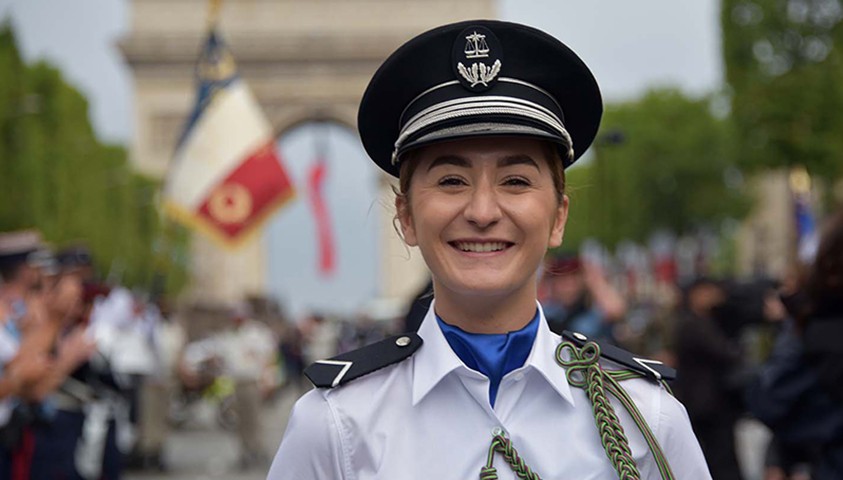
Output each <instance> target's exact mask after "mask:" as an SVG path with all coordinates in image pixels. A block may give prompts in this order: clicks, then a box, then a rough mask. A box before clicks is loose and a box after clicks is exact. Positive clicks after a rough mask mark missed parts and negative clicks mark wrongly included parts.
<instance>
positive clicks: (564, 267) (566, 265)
mask: <svg viewBox="0 0 843 480" xmlns="http://www.w3.org/2000/svg"><path fill="white" fill-rule="evenodd" d="M543 280H544V283H545V288H546V294H547V296H546V298H543V299H542V308H543V309H544V314H545V317H546V318H547V322H548V324H549V325H550V329H551V330H553V331H554V332H556V333H558V334H561V333H562V331H564V330H570V331H574V332H579V333H582V334H583V335H585V336H587V337H589V338H594V339H603V340H608V341H610V342H613V343H614V342H615V340H616V338H615V335H614V332H613V327H614V326H615V324H616V323H617V322H620V321H622V320H623V318H624V315H625V314H626V301H625V300H624V299H623V297H622V296H621V295H620V293H619V292H618V291H617V290H616V289H615V288H614V287H613V286H612V285H611V284H610V283H609V281H608V279H607V278H606V276H605V275H604V273H603V271H602V269H601V268H600V267H599V266H597V265H594V264H592V263H590V262H584V261H582V260H580V258H579V257H578V256H576V255H570V254H567V255H561V256H558V257H555V258H552V259H550V260H549V261H548V263H547V268H546V269H545V272H544V278H543Z"/></svg>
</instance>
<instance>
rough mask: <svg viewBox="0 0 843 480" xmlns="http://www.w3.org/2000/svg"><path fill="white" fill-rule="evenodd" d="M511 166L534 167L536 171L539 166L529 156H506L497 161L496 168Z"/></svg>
mask: <svg viewBox="0 0 843 480" xmlns="http://www.w3.org/2000/svg"><path fill="white" fill-rule="evenodd" d="M512 165H528V166H532V167H535V169H536V170H540V169H539V164H538V163H536V161H535V160H533V158H532V157H530V156H529V155H524V154H519V155H507V156H506V157H503V158H501V159H500V160H498V167H510V166H512Z"/></svg>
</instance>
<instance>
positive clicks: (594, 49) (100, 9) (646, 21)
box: [0, 0, 722, 142]
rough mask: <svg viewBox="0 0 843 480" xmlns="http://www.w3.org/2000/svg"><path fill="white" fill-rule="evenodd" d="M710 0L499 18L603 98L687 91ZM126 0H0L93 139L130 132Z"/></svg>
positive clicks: (709, 67)
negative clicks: (580, 74) (564, 58)
mask: <svg viewBox="0 0 843 480" xmlns="http://www.w3.org/2000/svg"><path fill="white" fill-rule="evenodd" d="M455 1H458V0H455ZM718 5H719V2H717V1H715V0H635V1H630V0H589V1H584V0H500V1H499V14H500V17H501V18H502V19H505V20H512V21H517V22H522V23H527V24H530V25H533V26H536V27H539V28H541V29H543V30H545V31H547V32H549V33H551V34H553V35H555V36H556V37H558V38H559V39H561V40H562V41H563V42H564V43H566V44H568V45H569V46H570V47H571V48H572V49H573V50H574V51H576V52H577V53H578V54H579V55H580V56H581V57H582V58H584V59H585V61H586V63H587V64H588V65H589V66H590V67H591V69H592V70H593V71H594V74H595V77H596V78H597V80H598V82H599V83H600V86H601V88H602V90H603V93H604V97H605V98H606V99H607V100H608V101H613V100H617V99H624V98H631V97H635V96H637V95H640V94H641V93H642V92H643V91H644V90H646V89H647V88H650V87H652V86H654V85H676V86H679V87H681V88H683V89H684V90H686V91H688V92H689V93H692V94H699V93H705V92H709V91H711V90H714V89H716V88H717V87H718V86H719V84H720V82H721V79H722V65H721V61H720V35H719V32H720V28H719V25H718ZM128 13H129V9H128V7H127V0H72V1H67V0H0V17H6V16H9V17H11V20H12V22H13V25H14V26H15V29H16V31H17V35H18V41H19V44H20V46H21V49H22V50H23V53H24V56H25V58H26V59H27V60H36V59H39V58H45V59H47V60H49V61H50V62H52V63H54V64H57V65H59V66H60V68H61V69H62V71H63V72H64V74H65V75H66V77H67V79H68V80H69V81H70V82H71V83H72V84H74V85H75V86H77V87H78V88H79V89H80V90H82V91H83V92H84V93H85V94H86V96H87V97H88V98H89V99H90V102H91V117H92V119H93V123H94V126H95V128H96V130H97V132H98V133H99V134H100V136H101V138H102V139H104V140H108V141H116V142H125V141H126V140H127V139H128V137H129V135H130V132H131V124H130V122H131V117H132V115H131V109H132V106H131V77H130V75H129V73H128V69H127V68H126V66H125V65H124V63H123V61H122V58H121V56H120V52H119V51H118V49H117V47H116V42H117V40H118V39H119V38H120V37H121V36H122V35H124V34H125V33H126V29H127V28H128V25H129V18H128Z"/></svg>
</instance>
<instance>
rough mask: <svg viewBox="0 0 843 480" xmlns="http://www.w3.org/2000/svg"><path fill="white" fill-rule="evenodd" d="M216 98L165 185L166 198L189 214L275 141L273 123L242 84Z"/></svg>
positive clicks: (180, 150)
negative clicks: (240, 167) (254, 156)
mask: <svg viewBox="0 0 843 480" xmlns="http://www.w3.org/2000/svg"><path fill="white" fill-rule="evenodd" d="M216 95H217V97H216V98H214V99H213V100H212V101H211V104H210V105H209V106H208V107H207V108H206V109H205V111H204V112H203V114H202V116H201V117H200V118H199V120H198V121H197V122H196V124H195V125H194V126H193V129H192V131H191V132H190V133H189V134H188V137H187V138H186V139H185V141H184V143H183V144H182V148H180V149H179V151H178V152H176V156H175V159H174V161H173V170H172V172H171V173H170V177H169V179H168V182H167V186H166V191H165V195H166V197H167V199H168V200H169V201H171V202H173V203H175V204H177V205H179V206H180V207H182V208H184V209H186V210H189V211H195V210H196V209H198V208H199V206H200V205H201V203H202V201H203V200H205V198H206V197H207V196H208V194H209V193H210V191H211V190H212V189H213V188H215V187H216V186H217V185H219V184H220V182H222V180H223V179H225V177H227V176H228V175H229V174H230V173H231V172H232V171H233V170H234V169H236V168H237V167H238V166H240V165H241V164H242V163H243V161H244V160H246V158H248V156H249V155H251V154H252V153H253V152H254V151H255V150H257V149H258V148H260V147H261V146H263V145H264V144H266V143H267V142H268V141H269V140H271V138H272V128H271V127H270V125H269V122H268V121H267V120H266V118H265V117H264V116H263V114H262V113H261V110H260V106H259V105H258V103H257V100H255V98H254V96H253V95H252V93H251V91H250V90H249V89H248V87H247V86H246V84H245V83H244V82H243V81H242V80H236V81H234V82H233V83H232V84H231V85H229V86H228V87H227V88H225V89H224V90H221V91H220V92H218V93H217V94H216Z"/></svg>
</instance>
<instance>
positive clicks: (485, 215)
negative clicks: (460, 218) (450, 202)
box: [463, 185, 501, 228]
mask: <svg viewBox="0 0 843 480" xmlns="http://www.w3.org/2000/svg"><path fill="white" fill-rule="evenodd" d="M463 215H464V216H465V218H466V220H468V221H469V223H472V224H473V225H476V226H477V227H479V228H487V227H489V226H492V225H494V224H495V223H497V222H498V220H500V218H501V208H500V204H499V199H498V195H497V194H496V192H495V189H494V187H493V186H491V185H480V186H477V187H475V188H474V189H473V190H472V192H471V198H469V200H468V204H467V205H466V206H465V210H464V212H463Z"/></svg>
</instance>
